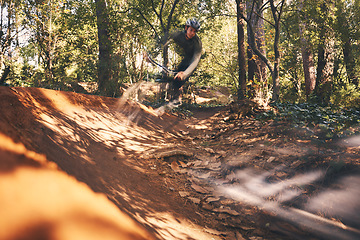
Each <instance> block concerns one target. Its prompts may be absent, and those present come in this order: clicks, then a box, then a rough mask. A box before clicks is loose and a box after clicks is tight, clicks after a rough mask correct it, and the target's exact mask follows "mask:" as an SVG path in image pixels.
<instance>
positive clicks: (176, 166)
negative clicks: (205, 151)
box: [171, 161, 180, 172]
mask: <svg viewBox="0 0 360 240" xmlns="http://www.w3.org/2000/svg"><path fill="white" fill-rule="evenodd" d="M171 169H172V170H174V172H180V167H179V164H177V162H176V161H173V162H172V163H171Z"/></svg>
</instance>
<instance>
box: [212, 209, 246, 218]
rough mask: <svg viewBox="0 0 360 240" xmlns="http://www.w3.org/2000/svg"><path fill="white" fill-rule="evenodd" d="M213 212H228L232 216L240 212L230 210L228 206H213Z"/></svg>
mask: <svg viewBox="0 0 360 240" xmlns="http://www.w3.org/2000/svg"><path fill="white" fill-rule="evenodd" d="M213 211H214V212H219V213H227V214H230V215H233V216H238V215H240V213H238V212H237V211H235V210H232V209H231V208H229V207H220V208H215V209H213Z"/></svg>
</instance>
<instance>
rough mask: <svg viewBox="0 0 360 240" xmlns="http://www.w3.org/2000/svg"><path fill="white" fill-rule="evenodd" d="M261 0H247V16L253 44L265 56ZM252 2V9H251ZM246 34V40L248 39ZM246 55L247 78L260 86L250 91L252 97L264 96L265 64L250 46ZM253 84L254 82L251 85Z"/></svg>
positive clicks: (265, 89)
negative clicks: (252, 32) (251, 29)
mask: <svg viewBox="0 0 360 240" xmlns="http://www.w3.org/2000/svg"><path fill="white" fill-rule="evenodd" d="M263 2H264V1H263V0H257V1H255V2H253V1H250V0H247V1H246V9H247V18H248V19H250V21H249V24H250V25H251V27H252V28H253V31H254V36H255V44H256V46H257V48H258V49H259V51H260V52H261V53H262V54H263V55H264V56H265V55H266V49H265V31H264V20H263V18H262V16H263V12H262V11H261V12H260V8H261V6H262V5H263ZM253 4H254V9H253ZM249 27H250V26H249V25H248V29H249ZM249 38H250V36H249V35H248V41H250V39H249ZM247 56H248V79H249V81H251V82H253V83H254V82H258V83H260V84H261V87H257V88H255V89H253V91H252V92H251V95H252V97H259V98H264V97H265V92H267V76H266V64H265V63H264V61H261V60H260V59H259V58H257V57H256V55H254V53H253V51H252V50H251V48H250V47H248V49H247ZM252 86H254V84H253V85H252Z"/></svg>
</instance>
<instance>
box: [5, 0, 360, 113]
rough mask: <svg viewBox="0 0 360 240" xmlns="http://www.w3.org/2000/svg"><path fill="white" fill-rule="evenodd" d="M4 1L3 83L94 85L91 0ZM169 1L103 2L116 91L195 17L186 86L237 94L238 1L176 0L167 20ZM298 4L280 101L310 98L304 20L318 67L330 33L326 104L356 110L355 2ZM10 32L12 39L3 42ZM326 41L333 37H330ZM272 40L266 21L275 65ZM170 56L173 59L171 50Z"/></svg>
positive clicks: (292, 10) (287, 16)
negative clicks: (195, 46) (146, 54)
mask: <svg viewBox="0 0 360 240" xmlns="http://www.w3.org/2000/svg"><path fill="white" fill-rule="evenodd" d="M9 3H10V2H9V1H3V2H2V3H1V4H2V7H3V9H4V12H8V13H9V19H10V25H9V26H7V24H8V21H7V20H8V19H7V17H8V16H5V14H4V15H2V17H3V19H2V21H1V24H2V25H1V29H2V32H1V36H0V40H1V41H0V43H1V46H2V50H3V52H2V54H3V56H2V58H1V60H0V64H1V68H2V69H0V74H1V72H2V70H3V69H4V64H7V65H10V66H11V72H10V74H9V76H8V78H7V82H8V83H10V84H12V85H16V86H40V87H49V88H56V89H71V85H72V84H73V83H83V82H86V83H96V82H97V78H98V76H97V71H98V51H99V49H98V39H97V38H98V35H97V23H96V10H95V5H94V1H91V0H78V1H64V0H59V1H54V0H47V1H39V0H24V1H20V0H14V1H11V3H14V4H15V5H14V8H12V9H11V6H10V5H9ZM162 3H164V5H162ZM173 3H174V1H173V0H165V1H162V0H152V1H141V0H128V1H124V0H111V1H107V5H108V8H109V9H108V10H109V20H110V23H109V30H110V40H111V42H112V49H113V54H112V59H113V62H114V66H111V67H112V76H113V77H114V79H115V83H114V84H113V86H116V87H117V86H118V85H119V84H124V83H135V82H138V81H140V80H142V79H144V78H146V74H147V73H150V74H154V73H157V72H158V71H159V70H158V69H152V68H150V67H148V65H147V64H145V63H144V62H143V59H142V53H143V51H145V50H147V51H153V52H154V54H159V56H160V53H161V51H160V50H161V43H163V42H164V41H165V40H166V38H167V36H166V34H168V32H167V31H168V30H169V31H170V32H172V31H174V30H176V29H182V28H183V24H184V22H185V20H186V19H187V18H188V17H192V16H195V17H198V18H200V21H201V23H202V28H201V31H200V32H199V33H198V34H199V36H200V37H201V39H202V41H203V49H204V51H203V53H204V54H203V57H202V59H201V62H200V65H199V66H198V68H197V70H196V71H195V73H194V75H193V76H192V78H191V81H192V82H194V84H196V85H199V86H205V85H210V86H215V85H216V86H219V85H221V86H227V87H230V88H232V90H233V93H236V92H237V88H238V79H237V78H238V64H237V54H238V53H237V31H236V24H237V23H236V17H235V15H236V11H235V9H236V8H235V1H217V0H195V1H190V0H179V1H178V4H177V5H176V7H175V9H174V12H173V16H172V18H171V19H170V22H168V20H169V16H170V13H171V8H172V6H173ZM264 3H267V2H266V1H264ZM299 3H300V1H288V3H287V5H286V9H285V10H286V11H285V12H284V15H283V18H282V19H283V20H282V22H281V25H282V26H281V34H280V38H281V39H280V45H279V47H280V52H281V62H280V101H281V102H292V103H302V102H306V101H307V99H305V94H304V90H305V89H304V88H305V87H304V73H303V66H302V59H301V44H300V37H301V36H300V32H299V22H303V23H305V24H306V26H307V29H306V31H305V32H304V35H303V37H305V38H306V39H308V41H309V47H310V49H311V50H312V53H313V56H314V63H315V65H316V64H317V51H318V47H319V46H321V45H322V44H323V41H322V40H323V39H321V36H322V35H321V33H333V35H332V36H331V37H332V38H331V39H332V40H333V41H334V46H335V47H334V49H333V52H332V53H333V54H334V55H335V62H334V69H333V70H334V73H333V74H332V76H331V78H332V79H333V82H332V89H331V92H329V94H331V96H330V101H331V103H332V104H334V105H339V106H343V107H348V108H350V107H359V100H358V99H359V97H360V96H359V95H360V93H359V86H355V84H353V82H352V81H351V79H349V78H350V76H349V74H348V71H349V70H348V66H347V65H346V63H345V56H344V53H343V49H344V46H345V44H349V45H347V47H348V48H349V49H350V50H351V51H350V52H351V54H352V56H351V57H352V58H353V59H354V61H353V65H354V74H353V76H360V64H359V63H360V49H359V46H360V42H359V41H360V40H359V39H360V25H359V24H358V23H359V22H360V1H359V0H349V1H344V0H335V1H330V2H329V1H325V0H321V1H307V2H306V4H303V6H302V8H300V5H299ZM263 10H264V17H265V19H271V18H272V17H271V13H270V11H269V9H268V8H267V7H264V8H263ZM15 16H16V18H15ZM15 19H16V21H15ZM168 23H169V25H168ZM168 26H169V29H167V27H168ZM8 27H9V31H10V36H11V39H10V40H9V38H8V37H7V36H8V35H7V33H8V31H7V29H8ZM19 33H21V34H19ZM17 34H19V35H17ZM325 36H326V37H327V38H329V39H330V35H326V34H325ZM24 37H27V38H26V39H25V38H24ZM273 40H274V30H273V26H272V25H271V22H268V21H265V42H266V57H267V58H268V59H269V60H270V61H273V60H274V51H273ZM9 43H11V44H10V46H8V44H9ZM170 52H171V54H173V52H174V49H170ZM173 59H175V57H173V55H170V60H171V61H170V64H174V63H175V61H176V60H173ZM160 61H161V60H160ZM356 74H357V75H356ZM268 75H270V73H269V72H268ZM268 79H271V76H268ZM248 86H249V87H252V88H257V89H258V88H260V89H265V88H268V86H271V83H270V82H264V83H260V82H256V81H255V82H251V83H250V82H249V83H248ZM266 90H267V89H266ZM269 91H271V89H269Z"/></svg>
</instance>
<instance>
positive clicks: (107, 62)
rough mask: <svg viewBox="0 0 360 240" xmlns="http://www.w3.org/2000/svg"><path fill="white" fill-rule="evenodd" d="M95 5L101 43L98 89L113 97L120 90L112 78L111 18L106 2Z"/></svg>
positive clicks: (101, 92) (97, 2) (98, 0)
mask: <svg viewBox="0 0 360 240" xmlns="http://www.w3.org/2000/svg"><path fill="white" fill-rule="evenodd" d="M95 4H96V17H97V29H98V41H99V64H98V84H99V86H98V87H99V92H100V94H102V95H104V96H111V97H113V96H116V95H117V94H118V91H119V89H118V87H117V82H115V80H114V79H113V76H112V70H113V68H112V66H113V63H112V61H111V55H112V45H111V41H110V34H109V30H108V27H109V18H108V13H107V8H106V2H105V0H95Z"/></svg>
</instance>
